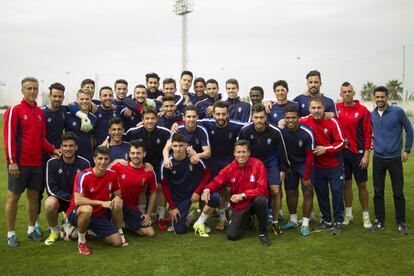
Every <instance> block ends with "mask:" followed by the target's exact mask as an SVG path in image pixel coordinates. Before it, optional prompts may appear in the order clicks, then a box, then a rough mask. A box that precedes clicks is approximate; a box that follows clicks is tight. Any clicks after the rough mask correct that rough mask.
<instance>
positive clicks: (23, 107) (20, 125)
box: [3, 100, 55, 167]
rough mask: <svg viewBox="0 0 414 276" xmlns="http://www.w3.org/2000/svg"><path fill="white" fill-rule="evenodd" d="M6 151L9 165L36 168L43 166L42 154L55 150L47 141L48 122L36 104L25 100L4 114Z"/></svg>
mask: <svg viewBox="0 0 414 276" xmlns="http://www.w3.org/2000/svg"><path fill="white" fill-rule="evenodd" d="M3 134H4V137H3V138H4V150H5V152H6V160H7V164H11V163H17V164H18V165H19V166H28V167H35V166H41V165H42V152H43V151H45V152H47V153H53V151H54V150H55V148H54V147H53V146H52V145H51V144H49V142H48V141H47V140H46V122H45V116H44V113H43V111H42V110H41V109H40V108H39V107H38V106H37V104H36V102H35V104H34V105H33V106H32V105H30V104H29V103H28V102H26V101H25V100H22V101H21V102H20V103H18V104H15V105H13V106H12V107H10V108H8V109H7V110H6V113H5V114H4V132H3Z"/></svg>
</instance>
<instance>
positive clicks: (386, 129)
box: [369, 86, 413, 235]
mask: <svg viewBox="0 0 414 276" xmlns="http://www.w3.org/2000/svg"><path fill="white" fill-rule="evenodd" d="M388 99H389V97H388V89H387V88H385V87H384V86H379V87H377V88H375V89H374V100H375V104H376V106H377V107H376V108H375V109H374V111H372V113H371V123H372V130H373V133H374V159H373V162H372V165H373V168H372V175H373V182H374V207H375V217H376V220H375V223H374V224H373V225H372V227H371V228H369V230H370V231H378V230H381V229H383V228H384V224H385V204H384V189H385V175H386V173H387V170H388V172H389V173H390V177H391V185H392V191H393V195H394V207H395V219H396V223H397V225H398V231H399V232H400V233H401V234H402V235H408V233H409V230H408V227H407V225H406V224H405V198H404V173H403V166H402V163H403V162H407V160H408V157H409V155H410V152H411V147H412V145H413V127H412V125H411V123H410V121H409V120H408V118H407V115H406V114H405V112H404V110H403V109H402V108H400V107H398V106H394V105H389V104H388ZM403 129H404V131H405V146H404V152H403V153H402V154H401V151H402V148H403V142H402V141H403V139H402V136H403V135H402V132H403Z"/></svg>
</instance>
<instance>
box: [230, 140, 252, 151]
mask: <svg viewBox="0 0 414 276" xmlns="http://www.w3.org/2000/svg"><path fill="white" fill-rule="evenodd" d="M237 146H241V147H247V149H248V150H249V151H250V143H249V141H247V140H243V139H240V140H237V141H236V143H234V148H236V147H237Z"/></svg>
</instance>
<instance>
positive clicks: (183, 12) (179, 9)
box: [174, 0, 193, 71]
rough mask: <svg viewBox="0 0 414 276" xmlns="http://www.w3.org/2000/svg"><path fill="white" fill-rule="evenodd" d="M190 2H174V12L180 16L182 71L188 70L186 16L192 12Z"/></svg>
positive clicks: (179, 0)
mask: <svg viewBox="0 0 414 276" xmlns="http://www.w3.org/2000/svg"><path fill="white" fill-rule="evenodd" d="M192 8H193V4H192V2H191V0H175V4H174V12H175V14H176V15H179V16H181V58H182V70H183V71H184V70H188V19H187V14H189V13H190V12H192V11H193V9H192Z"/></svg>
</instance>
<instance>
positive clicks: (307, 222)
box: [302, 217, 309, 227]
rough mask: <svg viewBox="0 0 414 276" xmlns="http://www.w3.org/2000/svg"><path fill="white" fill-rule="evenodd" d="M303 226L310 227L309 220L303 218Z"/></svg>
mask: <svg viewBox="0 0 414 276" xmlns="http://www.w3.org/2000/svg"><path fill="white" fill-rule="evenodd" d="M302 226H307V227H309V218H305V217H304V218H303V220H302Z"/></svg>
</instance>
